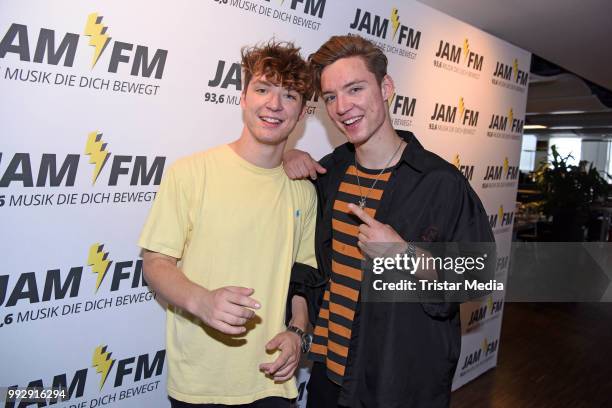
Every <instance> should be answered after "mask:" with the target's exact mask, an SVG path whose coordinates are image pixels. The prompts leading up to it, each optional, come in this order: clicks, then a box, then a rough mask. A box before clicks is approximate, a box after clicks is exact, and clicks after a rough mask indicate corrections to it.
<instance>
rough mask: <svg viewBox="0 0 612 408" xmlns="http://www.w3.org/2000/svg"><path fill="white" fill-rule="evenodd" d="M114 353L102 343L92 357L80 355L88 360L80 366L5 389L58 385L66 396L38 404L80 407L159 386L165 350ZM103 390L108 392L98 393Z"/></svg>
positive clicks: (11, 407)
mask: <svg viewBox="0 0 612 408" xmlns="http://www.w3.org/2000/svg"><path fill="white" fill-rule="evenodd" d="M114 354H115V353H113V352H112V351H111V350H110V348H109V347H108V345H105V344H101V345H99V346H97V347H95V348H94V350H93V354H92V355H91V357H88V358H87V356H83V360H88V363H85V364H83V366H81V368H78V369H74V368H73V369H69V370H66V371H64V372H60V373H59V374H56V375H54V376H53V377H52V378H38V379H35V380H31V381H29V382H28V383H25V384H14V385H11V386H9V387H8V388H9V389H16V388H24V387H29V388H33V387H37V388H54V389H60V388H61V389H63V390H65V396H64V397H63V398H62V399H61V400H58V399H51V400H47V403H40V404H38V405H39V406H46V405H54V404H57V403H58V402H60V401H71V405H70V406H71V407H79V408H81V407H82V408H87V407H97V406H103V405H108V404H110V403H116V402H117V401H122V400H125V399H129V398H133V397H137V396H139V395H142V394H146V393H148V392H152V391H155V390H157V389H158V386H159V382H160V379H159V377H161V376H162V374H163V371H164V365H165V362H166V350H163V349H162V350H157V351H153V352H146V353H143V354H138V355H129V354H128V355H119V356H117V357H115V356H114ZM94 384H95V385H94ZM102 392H105V393H108V394H104V395H100V394H101V393H102ZM25 405H26V403H25V402H24V401H20V400H17V401H12V402H7V403H6V405H5V407H6V408H16V407H21V406H25ZM27 405H28V406H29V405H30V404H27ZM136 405H138V404H137V403H136Z"/></svg>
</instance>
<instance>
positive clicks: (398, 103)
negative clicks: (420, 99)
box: [387, 92, 417, 128]
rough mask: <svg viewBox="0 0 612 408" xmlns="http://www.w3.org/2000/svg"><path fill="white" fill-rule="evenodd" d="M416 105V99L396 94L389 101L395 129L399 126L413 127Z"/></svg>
mask: <svg viewBox="0 0 612 408" xmlns="http://www.w3.org/2000/svg"><path fill="white" fill-rule="evenodd" d="M416 103H417V100H416V98H410V97H408V96H404V95H399V94H397V93H395V92H394V93H393V95H391V97H390V98H389V99H387V104H388V105H389V111H390V113H391V120H392V123H393V127H395V128H397V127H398V126H404V127H410V126H412V118H413V117H414V110H415V108H416Z"/></svg>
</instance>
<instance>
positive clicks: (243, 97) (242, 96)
mask: <svg viewBox="0 0 612 408" xmlns="http://www.w3.org/2000/svg"><path fill="white" fill-rule="evenodd" d="M245 99H246V89H245V90H244V91H242V92H241V93H240V107H241V108H242V109H244V107H245V105H246V102H245Z"/></svg>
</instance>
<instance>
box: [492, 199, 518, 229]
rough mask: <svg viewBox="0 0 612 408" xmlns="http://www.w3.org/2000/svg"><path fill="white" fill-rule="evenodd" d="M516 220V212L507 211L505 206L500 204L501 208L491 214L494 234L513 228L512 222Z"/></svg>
mask: <svg viewBox="0 0 612 408" xmlns="http://www.w3.org/2000/svg"><path fill="white" fill-rule="evenodd" d="M513 221H514V212H513V211H505V210H504V206H503V205H500V206H499V209H498V210H497V212H496V213H494V214H489V225H490V226H491V229H493V233H494V234H496V235H497V234H501V233H503V232H507V231H509V230H510V228H512V222H513Z"/></svg>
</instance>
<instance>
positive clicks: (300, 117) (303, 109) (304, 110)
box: [298, 104, 308, 122]
mask: <svg viewBox="0 0 612 408" xmlns="http://www.w3.org/2000/svg"><path fill="white" fill-rule="evenodd" d="M307 110H308V105H306V104H304V107H303V108H302V112H300V116H299V117H298V122H299V121H300V120H302V119H303V118H304V115H305V114H306V111H307Z"/></svg>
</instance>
